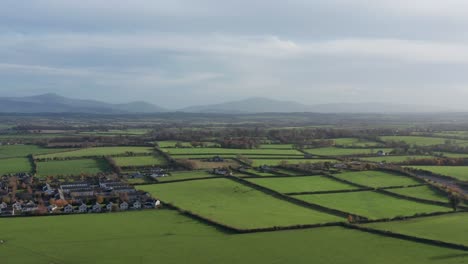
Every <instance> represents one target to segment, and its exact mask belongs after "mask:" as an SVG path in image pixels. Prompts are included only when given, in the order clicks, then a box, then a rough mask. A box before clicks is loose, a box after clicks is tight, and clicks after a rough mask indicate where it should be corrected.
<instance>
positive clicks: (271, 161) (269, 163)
mask: <svg viewBox="0 0 468 264" xmlns="http://www.w3.org/2000/svg"><path fill="white" fill-rule="evenodd" d="M251 160H252V161H253V163H252V166H254V167H259V166H262V165H267V166H278V165H280V164H281V163H282V162H287V164H299V163H322V162H331V163H333V162H336V160H334V159H251Z"/></svg>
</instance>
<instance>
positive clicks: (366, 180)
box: [334, 171, 420, 188]
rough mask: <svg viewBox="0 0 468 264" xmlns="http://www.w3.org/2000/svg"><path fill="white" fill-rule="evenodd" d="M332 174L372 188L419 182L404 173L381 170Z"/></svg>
mask: <svg viewBox="0 0 468 264" xmlns="http://www.w3.org/2000/svg"><path fill="white" fill-rule="evenodd" d="M334 176H335V177H337V178H340V179H343V180H347V181H350V182H354V183H357V184H360V185H364V186H367V187H373V188H379V187H389V186H407V185H414V184H419V183H420V182H418V181H416V180H415V179H413V178H410V177H407V176H404V175H400V174H395V173H389V172H383V171H356V172H344V173H339V174H335V175H334Z"/></svg>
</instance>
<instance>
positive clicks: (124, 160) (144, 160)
mask: <svg viewBox="0 0 468 264" xmlns="http://www.w3.org/2000/svg"><path fill="white" fill-rule="evenodd" d="M113 159H114V160H115V162H116V163H117V165H118V166H120V167H144V166H165V165H166V163H167V162H166V160H165V159H164V158H163V157H159V156H158V157H156V156H153V155H151V156H133V157H114V158H113Z"/></svg>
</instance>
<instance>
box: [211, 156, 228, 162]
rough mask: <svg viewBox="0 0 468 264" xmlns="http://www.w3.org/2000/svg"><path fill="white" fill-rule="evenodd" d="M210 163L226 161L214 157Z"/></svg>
mask: <svg viewBox="0 0 468 264" xmlns="http://www.w3.org/2000/svg"><path fill="white" fill-rule="evenodd" d="M208 161H211V162H224V159H223V158H221V157H220V156H214V157H212V158H211V159H209V160H208Z"/></svg>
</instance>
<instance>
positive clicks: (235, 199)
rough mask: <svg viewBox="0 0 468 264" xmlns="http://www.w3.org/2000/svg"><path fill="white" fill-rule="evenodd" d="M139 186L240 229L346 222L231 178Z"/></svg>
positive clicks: (177, 204) (160, 197) (187, 208)
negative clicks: (277, 197)
mask: <svg viewBox="0 0 468 264" xmlns="http://www.w3.org/2000/svg"><path fill="white" fill-rule="evenodd" d="M140 187H141V188H140V189H142V190H144V191H147V192H150V193H151V194H152V195H154V196H155V197H158V198H159V199H161V200H162V201H165V202H169V203H171V204H174V205H176V206H178V207H180V208H182V209H185V210H189V211H192V212H194V213H197V214H199V215H201V216H204V217H206V218H210V219H213V220H215V221H217V222H221V223H224V224H226V225H230V226H234V227H237V228H241V229H251V228H262V227H264V228H266V227H272V226H291V225H297V224H318V223H326V222H337V221H342V220H343V219H341V218H339V217H336V216H333V215H329V214H325V213H322V212H318V211H314V210H311V209H308V208H304V207H301V206H298V205H295V204H292V203H288V202H286V201H283V200H278V199H276V198H273V197H271V196H269V195H267V194H264V193H262V192H260V191H257V190H254V189H252V188H250V187H246V186H244V185H241V184H239V183H236V182H234V181H231V180H228V179H210V180H200V181H190V182H177V183H171V184H154V185H145V186H140Z"/></svg>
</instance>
